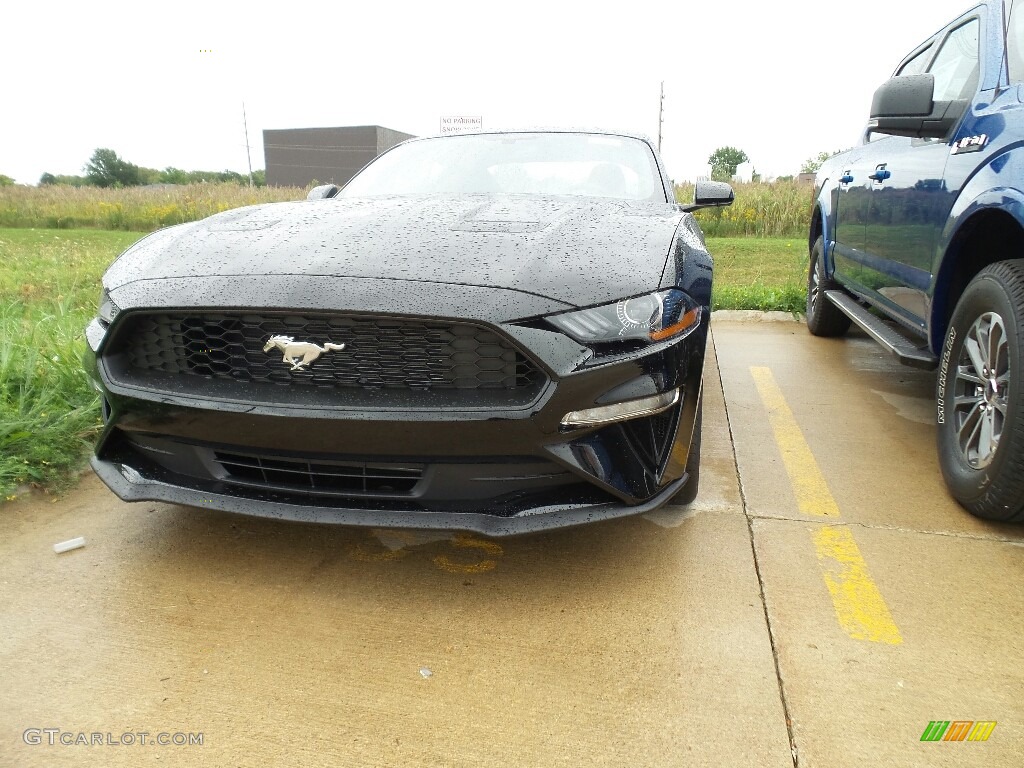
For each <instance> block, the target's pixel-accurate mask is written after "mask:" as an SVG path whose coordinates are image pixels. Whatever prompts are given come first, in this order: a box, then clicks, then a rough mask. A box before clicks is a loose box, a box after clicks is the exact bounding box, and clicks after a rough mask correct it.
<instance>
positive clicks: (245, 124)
mask: <svg viewBox="0 0 1024 768" xmlns="http://www.w3.org/2000/svg"><path fill="white" fill-rule="evenodd" d="M242 127H243V128H245V157H246V159H247V160H248V161H249V189H252V153H250V151H249V121H248V120H246V118H245V102H244V101H243V102H242ZM658 143H659V148H660V144H661V139H659V140H658Z"/></svg>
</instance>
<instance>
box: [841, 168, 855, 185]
mask: <svg viewBox="0 0 1024 768" xmlns="http://www.w3.org/2000/svg"><path fill="white" fill-rule="evenodd" d="M839 183H840V184H852V183H853V176H852V175H851V174H850V172H849V171H844V172H843V175H842V176H840V177H839Z"/></svg>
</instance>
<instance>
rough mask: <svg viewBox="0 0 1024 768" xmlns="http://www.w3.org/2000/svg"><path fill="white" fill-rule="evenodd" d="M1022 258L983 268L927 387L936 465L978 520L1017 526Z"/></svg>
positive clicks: (1022, 413) (1022, 446)
mask: <svg viewBox="0 0 1024 768" xmlns="http://www.w3.org/2000/svg"><path fill="white" fill-rule="evenodd" d="M1022 327H1024V259H1016V260H1014V261H1003V262H999V263H997V264H993V265H991V266H989V267H986V268H985V269H983V270H982V271H981V272H979V273H978V275H977V276H976V277H975V278H974V279H973V280H972V281H971V282H970V283H969V284H968V286H967V289H966V290H965V291H964V293H963V296H961V297H960V301H958V302H957V305H956V309H955V310H954V311H953V317H952V319H951V321H950V325H949V331H948V332H947V334H946V341H945V343H944V344H943V348H942V357H941V358H940V364H939V375H938V380H937V382H936V385H935V400H936V407H937V418H938V435H937V441H938V449H939V464H940V466H941V467H942V475H943V477H944V478H945V480H946V485H947V486H948V487H949V491H950V493H951V494H952V495H953V497H954V498H955V499H956V500H957V501H958V502H960V504H962V505H963V506H964V507H965V508H967V510H969V511H970V512H972V513H973V514H975V515H977V516H978V517H983V518H985V519H986V520H1000V521H1004V522H1006V521H1013V522H1019V521H1024V333H1022V332H1021V328H1022Z"/></svg>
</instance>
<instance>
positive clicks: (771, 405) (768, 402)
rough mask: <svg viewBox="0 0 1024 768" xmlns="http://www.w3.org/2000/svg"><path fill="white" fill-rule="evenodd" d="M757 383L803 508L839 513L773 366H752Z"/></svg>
mask: <svg viewBox="0 0 1024 768" xmlns="http://www.w3.org/2000/svg"><path fill="white" fill-rule="evenodd" d="M750 373H751V375H752V376H753V377H754V384H756V385H757V391H758V394H760V395H761V401H762V402H763V403H764V407H765V410H767V411H768V422H769V423H770V424H771V426H772V431H773V432H774V433H775V442H776V443H778V446H779V450H780V451H781V452H782V463H783V464H784V465H785V467H786V474H788V475H789V481H790V483H791V484H792V486H793V492H794V493H795V494H796V501H797V506H798V507H799V509H800V512H801V513H802V514H805V515H813V516H814V517H839V507H838V506H836V502H835V499H833V498H832V494H831V493H829V490H828V485H827V484H826V483H825V477H824V475H822V474H821V470H820V469H819V468H818V462H817V461H815V460H814V454H813V453H811V449H810V446H808V445H807V441H806V440H804V436H803V433H802V432H801V431H800V427H799V426H798V425H797V423H796V419H795V418H794V416H793V411H791V410H790V409H789V404H788V403H787V402H786V398H785V397H783V396H782V390H780V389H779V385H778V384H776V383H775V377H774V376H772V371H771V369H770V368H751V369H750Z"/></svg>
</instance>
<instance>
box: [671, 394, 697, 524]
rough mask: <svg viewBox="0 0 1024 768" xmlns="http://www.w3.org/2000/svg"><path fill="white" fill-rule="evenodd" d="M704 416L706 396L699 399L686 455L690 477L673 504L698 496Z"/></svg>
mask: <svg viewBox="0 0 1024 768" xmlns="http://www.w3.org/2000/svg"><path fill="white" fill-rule="evenodd" d="M703 417H704V398H703V396H702V397H701V398H700V400H698V401H697V418H696V419H694V422H693V439H692V441H691V442H690V453H689V455H688V456H687V457H686V474H687V475H689V476H690V479H689V480H687V481H686V485H684V486H683V488H682V490H680V491H679V493H677V494H676V495H675V496H673V497H672V503H673V504H690V503H691V502H692V501H693V500H694V499H696V498H697V488H698V486H699V485H700V435H701V422H702V421H703Z"/></svg>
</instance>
